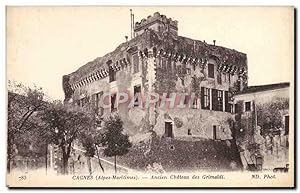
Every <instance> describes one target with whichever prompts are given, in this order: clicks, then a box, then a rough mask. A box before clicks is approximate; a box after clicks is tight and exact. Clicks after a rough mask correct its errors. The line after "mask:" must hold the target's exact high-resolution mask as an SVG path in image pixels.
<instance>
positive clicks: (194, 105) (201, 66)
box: [63, 12, 248, 140]
mask: <svg viewBox="0 0 300 193" xmlns="http://www.w3.org/2000/svg"><path fill="white" fill-rule="evenodd" d="M247 69H248V67H247V56H246V54H244V53H241V52H238V51H236V50H233V49H229V48H225V47H222V46H217V45H215V41H214V43H213V44H208V43H206V42H205V41H200V40H194V39H191V38H187V37H182V36H179V35H178V22H177V21H175V20H173V19H171V18H168V17H166V16H165V15H161V14H160V13H158V12H156V13H154V15H152V16H148V17H147V19H142V20H141V21H140V22H136V23H135V25H134V37H133V38H132V39H131V40H128V41H126V42H123V43H121V44H120V45H119V46H118V47H117V48H116V49H115V50H114V51H112V52H110V53H107V54H106V55H104V56H102V57H98V58H96V59H95V60H93V61H91V62H88V63H87V64H85V65H83V66H82V67H80V68H79V69H78V70H76V71H75V72H72V73H70V74H68V75H65V76H63V89H64V93H65V103H73V104H76V105H79V106H84V105H86V104H92V106H93V108H94V109H95V112H96V114H97V115H99V116H101V117H105V116H106V115H109V114H111V113H117V114H119V116H120V117H121V118H122V120H123V122H124V128H125V130H126V132H127V133H128V134H129V135H131V136H132V135H135V134H136V133H140V132H147V131H149V130H151V131H155V132H156V133H157V134H158V135H159V136H164V137H171V138H181V137H183V138H195V137H197V138H204V139H215V140H225V139H231V138H232V133H231V130H230V124H231V122H232V121H231V120H232V113H233V112H234V105H233V96H234V94H235V93H236V92H238V91H240V90H242V89H243V88H245V87H247ZM107 93H109V94H107ZM124 93H126V94H125V95H126V96H125V95H124ZM153 93H155V95H153ZM157 95H158V98H157V101H156V102H155V103H153V104H150V105H149V103H147V101H146V99H151V97H154V98H155V97H157ZM127 96H128V97H127ZM135 96H141V97H135ZM124 98H126V99H128V100H127V101H128V102H127V101H126V102H123V101H124ZM131 99H132V100H131ZM101 100H102V101H106V102H107V104H109V105H110V107H109V108H104V107H103V105H101V104H100V103H101ZM120 101H122V104H121V103H120ZM130 101H131V102H130ZM132 101H133V105H132V106H130V107H129V105H128V104H129V103H131V104H132ZM103 103H105V102H103ZM147 104H148V105H147ZM106 106H107V105H106ZM128 107H129V108H128Z"/></svg>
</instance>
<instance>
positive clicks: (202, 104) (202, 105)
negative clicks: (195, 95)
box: [200, 87, 204, 109]
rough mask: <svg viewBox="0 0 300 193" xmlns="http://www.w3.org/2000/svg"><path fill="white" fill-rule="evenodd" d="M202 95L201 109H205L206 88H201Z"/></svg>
mask: <svg viewBox="0 0 300 193" xmlns="http://www.w3.org/2000/svg"><path fill="white" fill-rule="evenodd" d="M200 95H201V101H200V102H201V109H204V87H201V92H200Z"/></svg>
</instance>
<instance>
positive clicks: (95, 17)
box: [6, 6, 294, 100]
mask: <svg viewBox="0 0 300 193" xmlns="http://www.w3.org/2000/svg"><path fill="white" fill-rule="evenodd" d="M129 9H133V13H134V14H135V21H140V20H141V19H143V18H146V17H147V16H148V15H153V13H154V12H156V11H158V12H160V13H161V14H164V15H167V17H171V18H172V19H173V20H177V21H178V34H179V35H180V36H185V37H189V38H193V39H198V40H205V41H206V42H207V43H210V44H212V43H213V40H216V44H217V45H220V46H224V47H228V48H231V49H235V50H238V51H240V52H243V53H246V54H247V57H248V71H249V72H248V76H249V83H248V85H259V84H270V83H278V82H287V81H290V82H291V81H293V77H292V74H293V65H294V61H293V60H294V47H293V46H294V39H293V32H294V29H293V23H294V21H293V18H294V16H293V8H291V7H285V8H282V7H251V8H250V7H225V8H224V7H88V6H85V7H66V6H63V7H8V8H7V28H6V29H7V31H6V35H7V79H8V80H14V81H17V82H22V83H24V84H26V85H29V86H30V85H32V84H35V85H37V86H41V87H42V88H43V90H44V91H45V92H46V93H47V95H49V96H50V97H51V98H52V99H61V100H63V99H64V93H63V89H62V76H63V75H65V74H69V73H71V72H73V71H75V70H77V69H78V68H79V67H80V66H82V65H84V64H86V63H88V62H89V61H92V60H94V59H95V58H97V57H100V56H103V55H105V54H106V53H108V52H111V51H113V50H114V49H115V48H116V47H117V46H118V45H119V44H121V43H122V42H125V36H126V35H127V36H129V37H130V11H129Z"/></svg>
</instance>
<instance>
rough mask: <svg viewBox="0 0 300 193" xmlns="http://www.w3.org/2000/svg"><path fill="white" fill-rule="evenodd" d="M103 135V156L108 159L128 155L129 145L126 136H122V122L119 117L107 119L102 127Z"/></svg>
mask: <svg viewBox="0 0 300 193" xmlns="http://www.w3.org/2000/svg"><path fill="white" fill-rule="evenodd" d="M104 130H105V133H104V135H103V140H102V144H103V146H104V147H106V148H105V150H104V155H106V156H108V157H112V156H122V155H125V154H126V153H128V151H129V148H130V147H131V143H130V141H129V139H128V135H124V134H123V133H122V131H123V122H122V120H121V119H120V117H119V116H115V117H112V116H111V117H109V118H108V120H107V121H106V122H105V125H104Z"/></svg>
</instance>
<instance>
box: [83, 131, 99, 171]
mask: <svg viewBox="0 0 300 193" xmlns="http://www.w3.org/2000/svg"><path fill="white" fill-rule="evenodd" d="M80 136H81V143H82V145H83V147H84V149H85V156H86V157H87V165H88V169H89V174H90V175H92V173H93V172H92V164H91V158H92V157H94V155H95V151H96V148H95V145H94V139H93V136H92V135H91V134H90V133H86V132H83V133H82V134H81V135H80Z"/></svg>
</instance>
